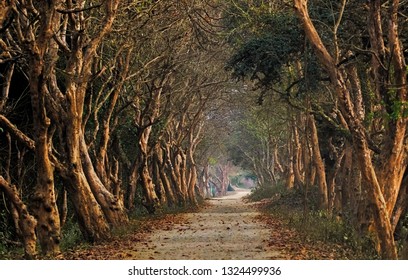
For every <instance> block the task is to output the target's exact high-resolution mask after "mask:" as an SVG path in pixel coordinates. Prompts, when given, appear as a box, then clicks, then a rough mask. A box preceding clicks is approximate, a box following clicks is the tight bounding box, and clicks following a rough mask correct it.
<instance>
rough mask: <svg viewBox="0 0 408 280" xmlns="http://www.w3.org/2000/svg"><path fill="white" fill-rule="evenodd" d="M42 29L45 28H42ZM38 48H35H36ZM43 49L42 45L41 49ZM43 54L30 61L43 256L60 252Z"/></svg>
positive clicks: (42, 39) (36, 211)
mask: <svg viewBox="0 0 408 280" xmlns="http://www.w3.org/2000/svg"><path fill="white" fill-rule="evenodd" d="M44 28H45V27H44ZM39 40H40V43H41V44H45V45H46V40H47V38H46V36H45V35H42V36H40V39H39ZM37 47H38V46H37ZM41 47H43V48H46V47H45V46H41ZM43 55H44V54H43V53H40V50H38V53H34V54H33V55H32V57H31V59H30V67H31V69H30V73H29V76H30V94H31V104H32V109H33V125H34V129H35V131H34V142H35V159H36V167H37V184H36V188H35V195H34V199H33V201H34V203H33V205H34V206H33V208H34V216H35V218H36V219H37V237H38V239H39V241H40V246H41V250H42V253H43V254H44V255H56V254H59V253H60V248H59V244H60V239H61V228H60V219H59V213H58V207H57V204H56V197H55V189H54V168H53V167H52V165H51V162H50V159H49V156H50V155H49V147H50V145H51V139H49V136H48V128H49V126H50V124H51V121H50V119H49V118H48V117H47V112H46V109H45V106H46V103H45V98H46V96H45V95H46V85H45V81H46V78H47V77H45V76H44V75H46V73H44V71H45V70H44V67H45V65H44V61H43V57H42V56H43Z"/></svg>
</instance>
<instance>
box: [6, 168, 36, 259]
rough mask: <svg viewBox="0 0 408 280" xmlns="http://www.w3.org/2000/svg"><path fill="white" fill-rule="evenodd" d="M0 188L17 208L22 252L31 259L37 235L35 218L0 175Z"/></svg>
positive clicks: (16, 192)
mask: <svg viewBox="0 0 408 280" xmlns="http://www.w3.org/2000/svg"><path fill="white" fill-rule="evenodd" d="M0 190H2V191H3V192H4V193H5V194H6V197H7V198H8V199H9V200H10V201H11V203H12V204H13V206H14V207H15V209H16V210H17V213H18V228H19V230H20V232H21V236H20V237H21V239H22V242H23V244H24V254H25V257H26V258H27V259H33V258H35V256H36V254H37V250H36V247H37V246H36V242H37V237H36V234H35V228H36V226H37V220H36V219H35V218H34V217H33V216H32V215H31V214H30V213H29V212H28V210H27V206H26V205H25V204H24V202H23V201H22V200H21V198H20V195H19V193H18V191H17V188H16V187H15V186H13V185H11V184H9V183H8V182H7V181H6V180H5V179H4V178H3V177H2V176H0Z"/></svg>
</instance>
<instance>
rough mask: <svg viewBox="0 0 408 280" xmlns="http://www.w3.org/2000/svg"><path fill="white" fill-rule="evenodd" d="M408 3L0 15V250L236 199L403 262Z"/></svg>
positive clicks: (183, 4)
mask: <svg viewBox="0 0 408 280" xmlns="http://www.w3.org/2000/svg"><path fill="white" fill-rule="evenodd" d="M407 59H408V1H405V0H402V1H397V0H392V1H391V0H390V1H383V0H381V1H380V0H372V1H347V0H341V1H332V0H330V1H321V0H309V1H306V0H293V1H290V0H248V1H243V0H225V1H217V0H207V1H195V0H182V1H176V0H135V1H133V0H128V1H120V0H101V1H85V0H81V1H72V0H67V1H63V0H57V1H53V0H49V1H31V0H0V86H1V92H0V143H1V145H0V159H1V160H0V194H1V199H0V250H8V249H9V248H10V247H13V246H17V247H22V248H24V252H25V256H26V257H27V258H33V257H35V256H36V255H37V254H38V252H40V253H41V254H43V255H50V256H54V255H57V254H59V253H60V252H61V246H63V245H62V244H64V240H65V239H66V238H67V236H68V235H69V232H70V231H72V230H73V229H74V230H75V229H77V230H78V232H80V233H81V236H82V238H83V239H84V240H86V241H89V242H99V241H103V240H106V239H107V238H109V236H110V235H111V234H112V232H114V231H115V229H118V228H120V227H123V226H124V225H126V224H127V223H128V222H129V219H133V218H134V217H137V216H138V215H142V214H143V213H150V214H154V213H157V212H158V211H159V212H160V211H166V209H176V208H183V207H187V206H193V207H194V206H198V204H199V203H200V201H201V200H202V199H204V198H206V197H211V196H214V195H222V194H225V192H226V191H227V188H228V186H229V185H230V184H231V183H232V184H236V185H238V184H243V183H242V182H243V181H251V180H255V181H256V183H257V187H256V190H258V191H259V190H261V191H266V192H267V191H268V190H273V191H272V192H270V193H273V194H274V195H279V194H283V193H287V192H292V193H295V194H297V195H298V196H299V197H300V199H301V201H302V204H301V207H302V209H303V211H304V213H305V217H306V214H307V213H318V216H320V217H321V216H324V217H328V218H331V219H334V220H336V221H338V222H339V223H346V224H347V225H348V226H350V227H351V228H352V229H353V231H354V232H356V233H357V234H358V235H359V236H365V237H367V238H369V239H370V240H371V241H372V243H371V246H372V248H373V250H374V251H375V252H376V253H377V254H378V255H379V256H381V257H382V258H384V259H397V258H406V257H408V245H407V242H408V216H407V210H408V209H407V205H408V203H407V194H408V188H407V186H408V174H407V173H406V167H407V155H408V154H407V143H406V140H407V139H406V138H407V131H406V130H407V121H408V107H407V106H408V105H407V104H408V103H407V100H408V96H407V94H408V85H407V75H408V68H407Z"/></svg>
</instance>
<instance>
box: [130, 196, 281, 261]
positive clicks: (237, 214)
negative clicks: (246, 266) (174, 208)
mask: <svg viewBox="0 0 408 280" xmlns="http://www.w3.org/2000/svg"><path fill="white" fill-rule="evenodd" d="M247 194H248V191H244V190H237V191H234V192H232V193H230V194H229V195H227V196H225V197H222V198H216V199H212V200H210V201H209V205H207V206H206V207H205V208H204V209H202V211H200V212H198V213H188V214H185V217H184V218H185V221H184V222H183V223H181V224H176V225H175V226H174V227H173V228H171V229H170V230H165V229H159V230H157V231H154V232H153V233H152V234H151V235H150V236H149V238H148V241H147V245H148V246H145V247H142V248H140V249H139V250H137V251H134V252H128V254H127V258H130V259H160V260H165V259H167V260H168V259H170V260H171V259H190V260H193V259H199V260H205V259H211V260H217V259H232V260H233V259H240V260H245V259H256V260H258V259H276V258H279V256H280V253H279V252H277V251H271V249H270V248H268V239H269V236H270V229H268V227H267V225H265V224H264V223H262V222H261V221H260V220H259V219H257V218H258V217H259V216H260V215H261V214H260V213H259V212H257V211H256V209H254V208H253V207H250V206H249V205H247V204H245V203H244V202H243V201H242V197H244V196H245V195H247Z"/></svg>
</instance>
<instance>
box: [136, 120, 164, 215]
mask: <svg viewBox="0 0 408 280" xmlns="http://www.w3.org/2000/svg"><path fill="white" fill-rule="evenodd" d="M151 130H152V127H151V126H149V127H148V128H146V129H145V130H144V131H143V132H142V135H141V137H140V140H139V151H140V167H139V174H140V184H141V186H142V189H143V194H144V199H143V201H142V204H143V206H145V208H146V209H147V211H148V212H149V213H154V212H155V211H156V209H157V206H159V205H160V200H159V198H158V197H157V194H156V191H155V187H154V184H153V180H152V177H151V175H150V170H149V163H148V156H149V155H148V153H149V146H148V141H149V137H150V133H151Z"/></svg>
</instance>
